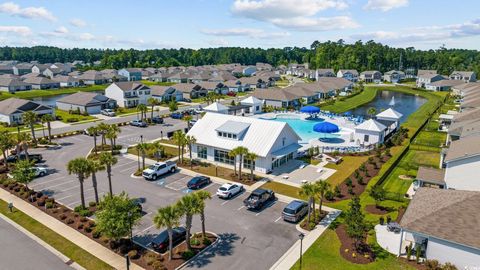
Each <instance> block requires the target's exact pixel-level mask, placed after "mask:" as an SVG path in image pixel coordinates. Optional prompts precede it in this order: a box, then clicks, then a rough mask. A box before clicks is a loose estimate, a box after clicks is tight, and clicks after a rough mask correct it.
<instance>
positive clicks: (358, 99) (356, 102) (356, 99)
mask: <svg viewBox="0 0 480 270" xmlns="http://www.w3.org/2000/svg"><path fill="white" fill-rule="evenodd" d="M384 88H385V87H384ZM382 89H383V88H382ZM378 90H379V89H378V88H376V87H370V86H365V90H364V91H363V92H361V93H360V94H358V95H355V96H353V97H347V98H345V99H344V100H340V99H338V100H336V101H335V103H333V104H331V105H326V106H320V107H321V109H322V110H324V111H330V112H333V113H343V112H346V111H350V110H353V109H355V108H357V107H359V106H362V105H363V104H366V103H368V102H371V101H372V100H374V99H375V97H376V95H377V91H378Z"/></svg>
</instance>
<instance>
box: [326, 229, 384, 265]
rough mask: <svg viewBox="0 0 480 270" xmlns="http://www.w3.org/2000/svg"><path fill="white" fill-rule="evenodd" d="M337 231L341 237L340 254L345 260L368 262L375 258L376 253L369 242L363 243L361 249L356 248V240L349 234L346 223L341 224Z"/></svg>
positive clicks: (357, 262)
mask: <svg viewBox="0 0 480 270" xmlns="http://www.w3.org/2000/svg"><path fill="white" fill-rule="evenodd" d="M335 233H336V234H337V236H338V238H339V239H340V242H341V245H340V254H341V255H342V257H343V258H344V259H345V260H347V261H349V262H352V263H356V264H368V263H371V262H373V261H374V260H375V253H374V252H373V251H372V249H371V248H370V247H369V246H368V245H367V244H364V245H362V247H361V250H357V249H356V247H355V242H354V241H353V239H351V238H350V237H349V236H348V234H347V231H346V226H345V225H344V224H341V225H339V226H338V227H337V228H336V229H335Z"/></svg>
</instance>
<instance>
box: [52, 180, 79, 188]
mask: <svg viewBox="0 0 480 270" xmlns="http://www.w3.org/2000/svg"><path fill="white" fill-rule="evenodd" d="M75 181H76V180H70V181H66V182H63V183H60V184H56V185H53V186H46V187H45V188H54V187H59V186H62V185H65V184H69V183H72V182H75Z"/></svg>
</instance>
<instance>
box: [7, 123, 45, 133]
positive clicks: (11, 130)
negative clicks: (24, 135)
mask: <svg viewBox="0 0 480 270" xmlns="http://www.w3.org/2000/svg"><path fill="white" fill-rule="evenodd" d="M34 128H35V129H39V128H42V125H40V124H35V125H34ZM5 130H6V131H8V132H17V131H18V128H17V127H5V126H2V125H0V132H2V131H5ZM20 131H30V127H29V126H25V125H21V126H20ZM45 132H47V131H46V129H45Z"/></svg>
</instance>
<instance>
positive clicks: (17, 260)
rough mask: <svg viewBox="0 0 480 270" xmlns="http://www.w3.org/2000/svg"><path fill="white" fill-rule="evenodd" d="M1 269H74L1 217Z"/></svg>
mask: <svg viewBox="0 0 480 270" xmlns="http://www.w3.org/2000/svg"><path fill="white" fill-rule="evenodd" d="M0 244H1V246H2V251H1V252H0V270H12V269H19V270H20V269H25V270H26V269H55V270H62V269H65V270H66V269H73V268H71V267H70V266H68V265H66V264H65V263H64V262H63V261H61V260H60V258H58V257H57V256H56V255H54V254H53V253H51V252H50V251H49V250H47V249H46V248H44V247H43V246H42V245H40V244H38V243H37V242H35V241H34V240H32V239H31V238H30V237H28V236H27V235H25V234H24V233H22V232H21V231H19V230H17V229H16V228H15V227H13V226H12V225H10V224H9V223H7V222H6V221H5V220H3V219H2V218H0Z"/></svg>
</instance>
